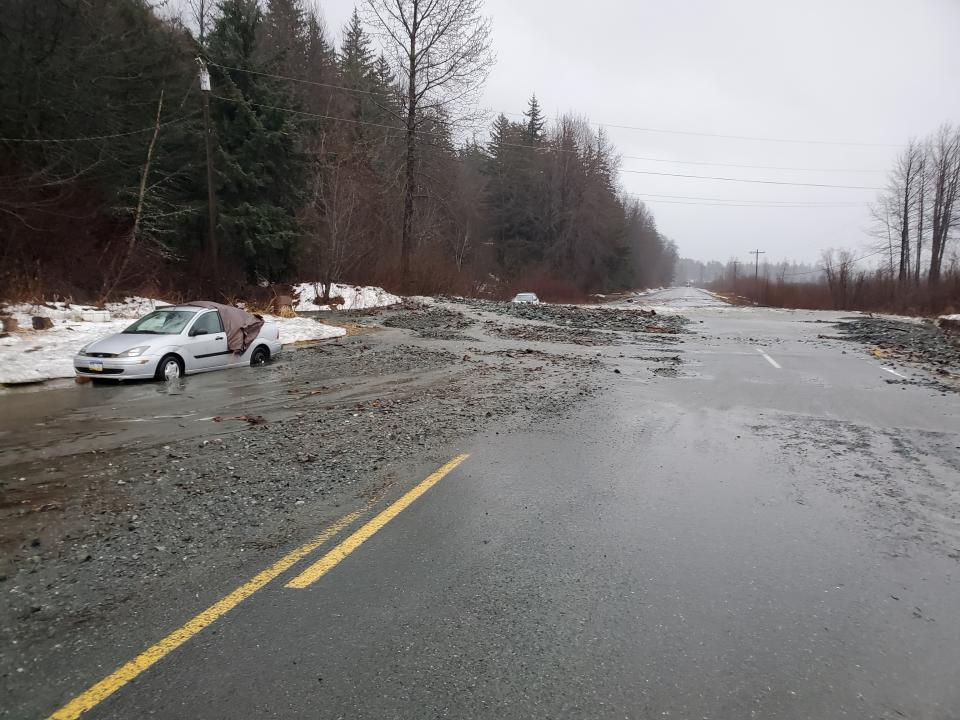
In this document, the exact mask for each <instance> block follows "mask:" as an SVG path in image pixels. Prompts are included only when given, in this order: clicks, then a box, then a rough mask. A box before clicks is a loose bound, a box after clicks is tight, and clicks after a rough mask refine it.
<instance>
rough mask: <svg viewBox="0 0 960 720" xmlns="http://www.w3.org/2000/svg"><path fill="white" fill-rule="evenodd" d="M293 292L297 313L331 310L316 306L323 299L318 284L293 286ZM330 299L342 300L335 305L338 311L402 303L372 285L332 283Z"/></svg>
mask: <svg viewBox="0 0 960 720" xmlns="http://www.w3.org/2000/svg"><path fill="white" fill-rule="evenodd" d="M293 292H294V297H295V298H297V300H296V304H295V305H294V306H293V309H294V310H296V311H297V312H311V311H315V310H329V309H330V308H331V306H330V305H317V304H316V299H317V298H318V297H323V286H322V285H321V284H320V283H299V284H297V285H294V286H293ZM330 297H331V298H343V304H342V305H336V307H338V308H339V309H340V310H366V309H368V308H376V307H387V306H388V305H397V304H399V303H400V302H402V298H400V297H398V296H397V295H394V294H392V293H388V292H387V291H386V290H384V289H383V288H380V287H374V286H372V285H341V284H339V283H333V284H332V285H331V287H330Z"/></svg>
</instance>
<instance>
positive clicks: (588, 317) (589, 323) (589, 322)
mask: <svg viewBox="0 0 960 720" xmlns="http://www.w3.org/2000/svg"><path fill="white" fill-rule="evenodd" d="M457 302H462V303H465V304H467V305H469V306H470V307H473V308H475V309H477V310H481V311H484V312H492V313H497V314H498V315H506V316H508V317H514V318H518V319H521V320H536V321H539V322H546V323H551V324H553V325H558V326H561V327H576V328H581V329H585V330H621V331H627V332H643V333H660V334H677V333H681V332H684V326H685V325H686V324H687V323H688V322H689V321H688V320H687V319H686V318H683V317H680V316H679V315H658V314H657V313H655V312H654V311H653V310H625V309H614V308H604V307H597V308H591V307H581V306H579V305H546V304H540V305H533V304H521V303H498V302H490V301H483V300H458V301H457Z"/></svg>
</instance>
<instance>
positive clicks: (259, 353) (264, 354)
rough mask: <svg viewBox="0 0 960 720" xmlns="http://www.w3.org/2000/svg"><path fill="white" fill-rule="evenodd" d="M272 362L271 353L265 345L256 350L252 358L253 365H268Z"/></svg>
mask: <svg viewBox="0 0 960 720" xmlns="http://www.w3.org/2000/svg"><path fill="white" fill-rule="evenodd" d="M269 361H270V351H269V350H267V348H265V347H264V346H263V345H260V346H259V347H257V348H255V349H254V351H253V354H252V355H251V356H250V364H251V365H266V364H267V363H268V362H269Z"/></svg>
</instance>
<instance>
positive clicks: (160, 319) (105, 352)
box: [73, 305, 282, 380]
mask: <svg viewBox="0 0 960 720" xmlns="http://www.w3.org/2000/svg"><path fill="white" fill-rule="evenodd" d="M281 348H282V345H281V344H280V330H279V328H277V326H276V324H275V323H272V322H264V324H263V327H261V328H260V332H259V334H258V335H257V337H256V338H255V339H254V341H253V342H251V343H250V344H249V345H248V346H247V348H246V350H245V351H244V352H242V353H234V352H231V351H230V350H229V349H228V348H227V333H226V332H225V331H224V327H223V320H222V319H221V317H220V313H219V312H218V311H217V310H211V309H207V308H203V307H196V306H191V305H172V306H170V307H164V308H159V309H157V310H155V311H153V312H152V313H150V314H149V315H145V316H144V317H142V318H140V319H139V320H137V321H136V322H135V323H133V325H131V326H130V327H128V328H127V329H126V330H124V331H123V332H121V333H117V334H116V335H111V336H109V337H106V338H103V339H102V340H95V341H94V342H92V343H89V344H87V345H85V346H83V347H82V348H80V351H79V352H78V353H77V355H76V356H75V357H74V358H73V369H74V370H75V371H76V373H77V375H79V376H81V377H88V378H100V379H107V378H109V379H111V380H140V379H148V378H155V379H157V380H175V379H176V378H179V377H181V376H183V375H191V374H193V373H201V372H209V371H210V370H222V369H225V368H232V367H243V366H245V365H263V364H264V363H266V362H267V361H268V360H270V358H272V357H275V356H276V355H277V354H279V353H280V351H281Z"/></svg>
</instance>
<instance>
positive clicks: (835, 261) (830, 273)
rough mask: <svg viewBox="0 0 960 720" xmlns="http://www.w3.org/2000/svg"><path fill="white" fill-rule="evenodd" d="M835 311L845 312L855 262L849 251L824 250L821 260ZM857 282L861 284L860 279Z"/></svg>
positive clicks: (852, 281) (852, 280)
mask: <svg viewBox="0 0 960 720" xmlns="http://www.w3.org/2000/svg"><path fill="white" fill-rule="evenodd" d="M821 263H822V264H823V272H824V274H825V275H826V277H827V285H828V286H829V288H830V295H831V296H832V297H833V307H834V309H835V310H846V309H847V306H848V303H849V301H850V295H851V289H852V288H851V284H853V283H854V277H853V275H854V273H853V267H854V263H855V260H854V258H853V253H852V252H850V251H849V250H839V251H837V250H832V249H831V250H824V251H823V255H822V258H821ZM858 282H862V277H861V278H860V280H859V281H858Z"/></svg>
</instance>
